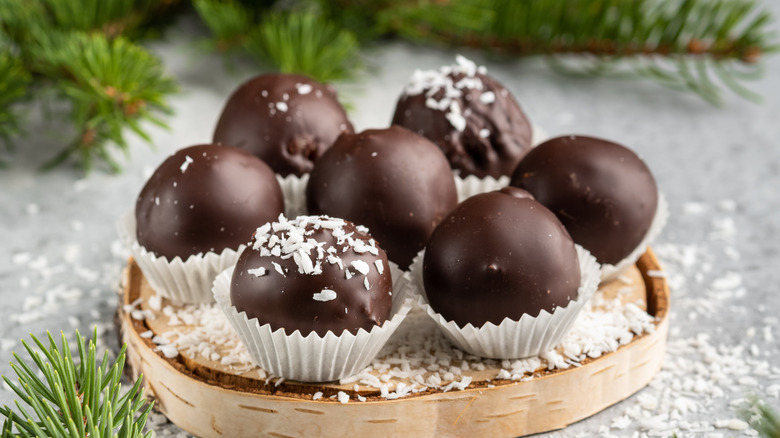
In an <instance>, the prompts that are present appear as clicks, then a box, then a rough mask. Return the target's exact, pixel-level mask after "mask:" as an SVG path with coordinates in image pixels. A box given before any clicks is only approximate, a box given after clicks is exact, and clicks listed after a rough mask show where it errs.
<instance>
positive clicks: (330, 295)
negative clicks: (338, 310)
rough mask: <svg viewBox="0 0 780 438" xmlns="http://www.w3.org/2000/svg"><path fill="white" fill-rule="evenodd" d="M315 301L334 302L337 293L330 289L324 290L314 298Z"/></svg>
mask: <svg viewBox="0 0 780 438" xmlns="http://www.w3.org/2000/svg"><path fill="white" fill-rule="evenodd" d="M312 298H313V299H314V301H323V302H325V301H333V300H335V299H336V291H333V290H330V289H323V290H322V291H321V292H317V293H316V294H314V295H313V296H312Z"/></svg>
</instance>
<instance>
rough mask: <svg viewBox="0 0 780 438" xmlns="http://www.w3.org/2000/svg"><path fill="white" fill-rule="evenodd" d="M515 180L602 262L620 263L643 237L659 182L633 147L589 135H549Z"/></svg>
mask: <svg viewBox="0 0 780 438" xmlns="http://www.w3.org/2000/svg"><path fill="white" fill-rule="evenodd" d="M510 184H511V185H513V186H516V187H520V188H523V189H525V190H528V191H529V192H531V193H532V194H533V195H534V197H536V200H537V201H539V202H541V203H542V204H544V205H545V206H547V208H549V209H550V210H552V212H553V213H555V214H556V216H558V219H560V221H561V222H562V223H563V225H564V226H565V227H566V229H567V230H568V231H569V234H571V237H572V238H573V239H574V241H575V242H576V243H578V244H580V245H582V246H583V247H584V248H585V249H587V250H589V251H590V252H591V253H592V254H593V256H594V257H596V260H598V262H599V263H602V264H603V263H608V264H612V265H614V264H617V263H618V262H620V261H621V260H622V259H624V258H625V257H626V256H628V255H629V254H630V253H631V252H632V251H633V250H634V249H635V248H636V247H637V246H638V245H639V244H640V243H641V242H642V239H643V238H644V237H645V235H646V234H647V232H648V231H649V229H650V225H651V224H652V222H653V218H654V217H655V212H656V209H657V208H658V187H657V186H656V182H655V179H654V178H653V175H652V173H650V169H649V168H648V167H647V165H646V164H645V163H644V161H642V160H641V159H640V158H639V157H638V156H637V155H636V154H635V153H634V152H633V151H631V150H630V149H628V148H626V147H624V146H621V145H619V144H617V143H613V142H611V141H607V140H602V139H599V138H594V137H586V136H573V135H571V136H564V137H557V138H553V139H551V140H548V141H546V142H544V143H542V144H540V145H539V146H537V147H535V148H534V149H533V150H531V152H529V153H528V154H527V155H526V156H525V157H524V158H523V160H522V161H521V162H520V164H518V166H517V169H516V170H515V172H514V174H513V175H512V180H511V183H510Z"/></svg>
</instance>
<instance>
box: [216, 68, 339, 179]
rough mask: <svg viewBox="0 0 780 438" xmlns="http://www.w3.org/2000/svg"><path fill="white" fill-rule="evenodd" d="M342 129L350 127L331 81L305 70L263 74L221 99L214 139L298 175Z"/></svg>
mask: <svg viewBox="0 0 780 438" xmlns="http://www.w3.org/2000/svg"><path fill="white" fill-rule="evenodd" d="M343 132H353V129H352V124H351V123H350V122H349V120H348V119H347V114H346V112H345V111H344V108H343V107H342V106H341V104H340V103H339V102H338V100H337V99H336V92H335V90H333V89H332V88H330V87H327V86H325V85H323V84H320V83H319V82H317V81H314V80H312V79H309V78H307V77H305V76H300V75H291V74H265V75H261V76H257V77H255V78H253V79H250V80H249V81H247V82H245V83H244V84H243V85H241V86H240V87H239V88H238V89H237V90H236V91H235V92H234V93H233V95H232V96H230V98H229V99H228V101H227V103H226V104H225V108H224V109H223V110H222V115H221V116H220V117H219V122H217V128H216V130H215V131H214V143H222V144H226V145H231V146H237V147H240V148H244V149H246V150H248V151H249V152H251V153H253V154H255V155H257V156H258V157H260V158H261V159H262V160H263V161H265V162H266V163H267V164H268V165H269V166H271V168H272V169H273V170H274V171H275V172H276V173H278V174H280V175H282V176H287V175H290V174H294V175H298V176H301V175H303V174H304V173H308V172H310V171H311V169H312V166H313V165H314V164H313V163H314V161H315V160H317V158H319V156H320V155H322V154H323V152H325V150H327V149H328V148H329V147H330V146H331V145H332V144H333V142H334V141H335V140H336V138H337V137H338V136H339V134H341V133H343Z"/></svg>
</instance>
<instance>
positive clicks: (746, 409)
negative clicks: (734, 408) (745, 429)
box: [739, 395, 780, 438]
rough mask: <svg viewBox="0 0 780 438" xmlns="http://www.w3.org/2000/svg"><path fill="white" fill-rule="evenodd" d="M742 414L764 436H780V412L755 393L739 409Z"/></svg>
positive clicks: (770, 437) (767, 437)
mask: <svg viewBox="0 0 780 438" xmlns="http://www.w3.org/2000/svg"><path fill="white" fill-rule="evenodd" d="M739 413H740V416H741V417H742V418H743V419H744V420H745V421H747V422H748V424H750V427H752V428H753V429H755V430H756V431H757V432H758V433H759V434H760V435H761V436H762V437H764V438H780V413H778V412H777V411H775V410H773V409H772V408H771V407H770V406H769V405H767V403H766V402H764V401H763V400H760V399H759V398H758V397H756V396H755V395H751V396H748V398H747V403H746V404H745V405H743V406H742V408H740V410H739Z"/></svg>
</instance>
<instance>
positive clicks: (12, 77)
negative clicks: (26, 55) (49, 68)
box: [0, 51, 32, 149]
mask: <svg viewBox="0 0 780 438" xmlns="http://www.w3.org/2000/svg"><path fill="white" fill-rule="evenodd" d="M31 80H32V78H31V77H30V74H29V73H28V72H27V70H25V69H24V66H23V65H22V63H21V62H20V61H19V60H18V59H17V58H16V57H14V56H13V55H12V54H11V53H10V52H8V51H0V142H1V143H3V144H4V145H5V146H6V148H7V149H10V148H11V146H12V143H11V139H12V137H13V136H14V135H16V134H18V133H19V131H20V126H19V114H18V112H16V110H15V109H14V105H15V104H16V103H18V102H19V101H20V100H21V99H22V98H23V97H25V96H26V95H27V87H28V86H29V85H30V82H31Z"/></svg>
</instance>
